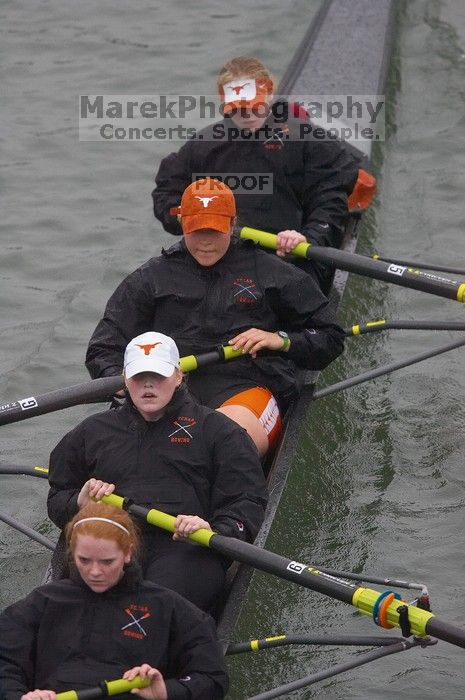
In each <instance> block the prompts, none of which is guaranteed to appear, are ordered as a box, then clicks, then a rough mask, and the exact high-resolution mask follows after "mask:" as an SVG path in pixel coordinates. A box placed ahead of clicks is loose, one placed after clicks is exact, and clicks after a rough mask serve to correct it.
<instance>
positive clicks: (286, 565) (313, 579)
mask: <svg viewBox="0 0 465 700" xmlns="http://www.w3.org/2000/svg"><path fill="white" fill-rule="evenodd" d="M118 499H119V502H120V503H121V501H124V499H121V498H120V497H118V496H115V495H111V496H104V498H103V499H102V500H103V501H104V502H106V503H110V504H113V505H118ZM120 507H121V505H120ZM124 507H125V508H126V510H127V511H128V512H129V513H132V514H133V515H136V516H137V517H138V518H142V519H143V520H147V522H149V523H150V524H151V525H154V526H155V527H162V528H163V529H166V530H169V531H172V530H173V526H172V524H173V522H174V517H173V516H170V515H168V514H166V513H161V512H160V511H157V510H155V509H153V508H151V509H149V508H145V507H144V506H139V505H135V504H132V503H130V502H125V503H124ZM203 533H206V536H205V537H203ZM196 535H197V536H198V541H199V543H200V544H203V545H204V546H205V547H209V548H210V549H214V550H215V551H216V552H219V553H220V554H223V555H224V556H226V557H228V558H230V559H235V560H236V561H240V562H242V563H243V564H250V565H251V566H254V567H255V568H256V569H259V570H260V571H264V572H266V573H268V574H275V575H276V576H279V577H280V578H282V579H285V580H287V581H293V582H294V583H297V584H300V585H301V586H305V587H306V588H310V589H311V590H314V591H318V592H319V593H325V594H326V595H329V596H331V597H332V598H336V599H337V600H341V601H342V602H344V603H352V597H353V594H354V590H355V586H354V585H353V584H351V583H347V581H342V580H338V579H337V578H336V577H334V576H328V575H326V574H323V573H318V572H317V570H316V569H310V568H309V567H308V565H307V564H301V563H300V562H297V561H294V560H292V559H286V557H282V556H281V555H279V554H275V553H274V552H269V551H268V550H266V549H262V548H261V547H257V546H255V545H253V544H249V543H248V542H241V541H240V540H237V539H234V538H232V537H224V536H223V535H218V534H212V533H208V531H206V530H199V532H198V533H194V536H192V539H196Z"/></svg>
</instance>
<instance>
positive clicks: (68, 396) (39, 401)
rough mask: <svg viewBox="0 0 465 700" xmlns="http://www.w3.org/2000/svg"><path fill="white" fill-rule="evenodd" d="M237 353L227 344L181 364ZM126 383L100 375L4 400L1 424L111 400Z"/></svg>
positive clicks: (189, 367) (188, 366) (187, 368)
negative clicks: (47, 390)
mask: <svg viewBox="0 0 465 700" xmlns="http://www.w3.org/2000/svg"><path fill="white" fill-rule="evenodd" d="M236 357H242V351H241V350H233V349H232V347H229V346H224V347H218V348H215V349H214V350H211V351H208V352H205V353H201V354H199V355H187V356H186V357H181V359H180V361H179V366H180V368H181V369H182V371H183V372H192V371H193V370H196V369H198V368H199V367H204V366H205V365H210V364H213V363H215V362H222V361H227V360H233V359H234V358H236ZM123 386H124V380H123V377H122V375H118V376H115V377H101V378H100V379H93V380H91V381H89V382H85V383H83V384H76V385H74V386H69V387H66V388H64V389H57V390H56V391H50V392H48V393H47V394H42V395H41V396H28V397H27V398H24V399H18V400H17V401H11V402H9V403H4V404H3V405H0V425H7V424H8V423H17V422H18V421H21V420H26V418H32V417H33V416H39V415H40V416H41V415H44V414H45V413H51V412H52V411H59V410H61V409H63V408H70V407H71V406H79V405H81V404H86V403H95V402H97V401H109V400H110V399H111V398H112V396H113V395H114V394H115V393H116V392H117V391H120V389H122V388H123Z"/></svg>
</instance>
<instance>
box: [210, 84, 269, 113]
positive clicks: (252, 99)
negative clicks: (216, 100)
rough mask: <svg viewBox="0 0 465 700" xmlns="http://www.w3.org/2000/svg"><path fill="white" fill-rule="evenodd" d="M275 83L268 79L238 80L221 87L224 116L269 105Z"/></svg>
mask: <svg viewBox="0 0 465 700" xmlns="http://www.w3.org/2000/svg"><path fill="white" fill-rule="evenodd" d="M272 91H273V83H272V82H271V80H268V79H267V78H236V79H234V80H230V81H229V82H228V83H224V85H222V86H221V87H220V98H221V101H222V103H223V112H224V114H229V113H230V112H233V111H237V110H239V109H241V107H242V108H244V109H253V108H254V107H255V108H257V109H258V108H259V107H261V108H263V107H264V106H265V105H268V102H269V96H270V94H271V93H272Z"/></svg>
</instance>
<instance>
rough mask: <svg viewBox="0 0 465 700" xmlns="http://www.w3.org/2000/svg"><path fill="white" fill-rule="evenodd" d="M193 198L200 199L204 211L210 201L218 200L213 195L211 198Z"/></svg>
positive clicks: (196, 196) (216, 196) (197, 196)
mask: <svg viewBox="0 0 465 700" xmlns="http://www.w3.org/2000/svg"><path fill="white" fill-rule="evenodd" d="M195 198H196V199H200V201H201V202H202V204H203V208H204V209H206V208H207V207H208V205H209V204H210V202H211V201H212V200H214V199H218V195H217V194H215V195H214V196H213V197H199V195H198V194H196V195H195Z"/></svg>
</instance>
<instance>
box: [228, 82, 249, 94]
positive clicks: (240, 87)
mask: <svg viewBox="0 0 465 700" xmlns="http://www.w3.org/2000/svg"><path fill="white" fill-rule="evenodd" d="M247 85H250V83H243V84H242V85H234V86H231V90H234V92H235V93H236V95H238V94H239V93H240V92H242V90H243V89H244V88H245V87H246V86H247Z"/></svg>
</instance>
